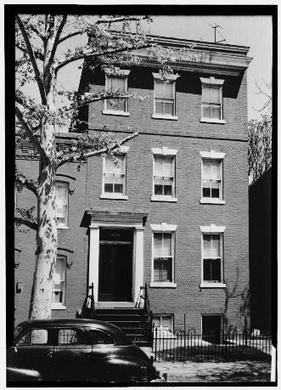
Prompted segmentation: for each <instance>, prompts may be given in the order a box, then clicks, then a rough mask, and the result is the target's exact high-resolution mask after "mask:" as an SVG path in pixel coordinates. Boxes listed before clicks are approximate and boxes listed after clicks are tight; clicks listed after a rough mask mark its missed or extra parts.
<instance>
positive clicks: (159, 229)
mask: <svg viewBox="0 0 281 390" xmlns="http://www.w3.org/2000/svg"><path fill="white" fill-rule="evenodd" d="M150 227H151V230H152V238H151V282H150V287H161V288H162V287H164V288H176V287H177V284H176V283H175V241H176V230H177V225H170V224H167V223H166V222H162V223H161V224H151V225H150ZM154 233H169V234H171V242H172V270H171V273H172V281H171V282H155V281H154V279H153V277H154Z"/></svg>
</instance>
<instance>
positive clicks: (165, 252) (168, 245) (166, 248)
mask: <svg viewBox="0 0 281 390" xmlns="http://www.w3.org/2000/svg"><path fill="white" fill-rule="evenodd" d="M171 255H172V237H171V234H170V233H163V247H162V257H167V256H171Z"/></svg>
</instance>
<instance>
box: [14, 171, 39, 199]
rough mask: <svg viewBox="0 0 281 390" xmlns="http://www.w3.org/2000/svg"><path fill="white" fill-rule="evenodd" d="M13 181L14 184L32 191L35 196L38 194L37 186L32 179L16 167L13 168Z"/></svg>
mask: <svg viewBox="0 0 281 390" xmlns="http://www.w3.org/2000/svg"><path fill="white" fill-rule="evenodd" d="M15 181H16V185H17V186H19V187H25V188H27V189H28V190H30V191H31V192H33V193H34V194H35V195H36V196H37V195H38V192H37V191H38V186H37V184H36V183H35V182H34V181H33V180H29V179H27V178H26V176H25V175H24V174H23V173H22V172H20V171H19V170H18V169H17V168H16V170H15Z"/></svg>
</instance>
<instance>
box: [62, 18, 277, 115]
mask: <svg viewBox="0 0 281 390" xmlns="http://www.w3.org/2000/svg"><path fill="white" fill-rule="evenodd" d="M214 24H218V25H219V26H220V27H219V28H218V29H217V40H221V39H225V43H227V44H234V45H241V46H249V48H250V49H249V52H248V56H250V57H252V58H253V59H252V61H251V63H250V65H249V68H248V118H249V120H250V119H253V118H254V119H258V118H259V117H260V115H261V113H260V112H259V110H260V109H261V108H262V106H263V104H264V103H265V101H266V97H265V96H264V95H263V94H261V93H258V88H257V85H256V84H258V85H259V86H260V88H261V89H262V90H265V91H267V92H269V91H268V89H267V88H266V84H267V83H270V84H271V77H272V73H271V72H272V20H271V16H153V23H151V24H149V27H148V28H149V33H151V34H153V35H163V36H168V37H175V38H185V39H190V40H200V41H207V42H214V32H213V29H212V27H211V26H212V25H214ZM85 42H86V40H85ZM73 43H74V44H75V42H73ZM79 65H80V64H79ZM60 77H61V81H62V83H63V84H65V83H66V84H67V85H68V86H70V84H72V86H73V88H74V89H76V88H77V87H78V83H79V77H80V72H78V71H77V63H75V64H73V65H71V66H69V67H68V68H66V70H65V71H64V74H61V75H60Z"/></svg>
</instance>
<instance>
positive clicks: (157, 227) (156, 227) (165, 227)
mask: <svg viewBox="0 0 281 390" xmlns="http://www.w3.org/2000/svg"><path fill="white" fill-rule="evenodd" d="M150 227H151V230H152V231H153V232H171V233H172V232H175V231H176V230H177V227H178V225H169V224H167V223H166V222H162V223H160V224H150Z"/></svg>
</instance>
